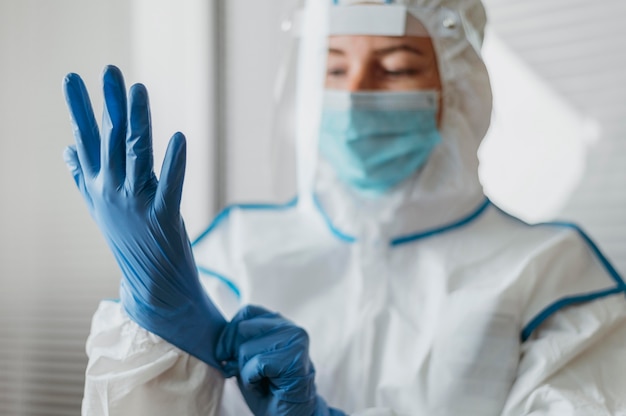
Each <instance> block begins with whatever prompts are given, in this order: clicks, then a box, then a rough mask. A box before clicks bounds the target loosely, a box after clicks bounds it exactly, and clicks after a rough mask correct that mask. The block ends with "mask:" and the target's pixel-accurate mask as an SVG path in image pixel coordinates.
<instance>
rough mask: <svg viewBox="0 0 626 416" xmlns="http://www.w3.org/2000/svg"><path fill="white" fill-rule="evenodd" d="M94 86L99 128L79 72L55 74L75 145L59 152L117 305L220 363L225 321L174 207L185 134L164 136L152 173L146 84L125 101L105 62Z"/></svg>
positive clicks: (181, 174)
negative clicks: (100, 95) (115, 277)
mask: <svg viewBox="0 0 626 416" xmlns="http://www.w3.org/2000/svg"><path fill="white" fill-rule="evenodd" d="M103 89H104V116H103V122H102V130H101V131H99V129H98V125H97V123H96V121H95V118H94V115H93V110H92V107H91V103H90V101H89V96H88V95H87V90H86V88H85V85H84V84H83V82H82V80H81V78H80V77H79V76H78V75H76V74H69V75H67V77H66V78H65V80H64V92H65V98H66V101H67V104H68V107H69V110H70V114H71V119H72V126H73V131H74V137H75V140H76V146H70V147H68V148H67V149H66V150H65V153H64V159H65V162H66V163H67V165H68V167H69V168H70V170H71V172H72V175H73V176H74V181H75V182H76V185H77V186H78V189H79V190H80V192H81V194H82V195H83V197H84V199H85V202H86V203H87V207H88V208H89V211H90V213H91V216H92V217H93V219H94V220H95V221H96V223H97V224H98V227H99V228H100V231H101V232H102V234H103V235H104V237H105V239H106V241H107V243H108V245H109V247H110V249H111V251H112V252H113V255H114V256H115V259H116V260H117V263H118V264H119V266H120V268H121V269H122V273H123V278H122V282H121V286H120V297H121V302H122V305H123V306H124V308H125V310H126V312H127V313H128V315H129V316H130V317H131V318H132V319H133V320H134V321H135V322H137V324H139V325H140V326H142V327H143V328H145V329H147V330H148V331H150V332H152V333H154V334H157V335H159V336H160V337H162V338H163V339H165V340H166V341H168V342H169V343H171V344H173V345H175V346H177V347H178V348H180V349H182V350H183V351H186V352H187V353H189V354H191V355H193V356H195V357H197V358H198V359H200V360H202V361H204V362H206V363H207V364H209V365H211V366H213V367H215V368H218V369H220V368H221V367H220V365H219V364H218V362H216V361H215V358H214V357H215V354H214V353H215V345H216V342H217V339H218V336H219V334H220V333H221V331H222V329H223V328H224V326H225V324H226V321H225V320H224V318H223V317H222V315H221V314H220V313H219V312H218V310H217V309H216V308H215V306H214V305H213V303H212V302H211V300H210V299H209V298H208V296H207V295H206V293H205V291H204V290H203V288H202V286H201V285H200V281H199V279H198V272H197V269H196V265H195V262H194V258H193V255H192V251H191V245H190V242H189V238H188V237H187V232H186V231H185V225H184V223H183V219H182V217H181V215H180V200H181V193H182V188H183V178H184V173H185V161H186V153H185V150H186V142H185V137H184V136H183V135H182V134H181V133H176V134H175V135H174V136H173V137H172V139H171V140H170V143H169V146H168V148H167V152H166V155H165V160H164V162H163V168H162V171H161V176H160V180H157V178H156V176H155V174H154V172H153V156H152V132H151V125H150V108H149V104H148V95H147V91H146V88H145V87H144V86H143V85H140V84H137V85H134V86H133V87H132V88H131V89H130V92H129V99H128V103H127V100H126V88H125V86H124V79H123V77H122V73H121V72H120V70H119V69H117V68H116V67H113V66H109V67H107V68H106V69H105V71H104V74H103Z"/></svg>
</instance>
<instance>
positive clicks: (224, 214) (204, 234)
mask: <svg viewBox="0 0 626 416" xmlns="http://www.w3.org/2000/svg"><path fill="white" fill-rule="evenodd" d="M297 204H298V197H295V198H293V199H292V200H291V201H289V202H287V203H286V204H233V205H229V206H227V207H226V208H224V209H223V210H222V211H220V213H219V214H217V215H216V216H215V218H214V219H213V221H212V222H211V224H210V225H209V226H208V227H207V229H206V230H204V231H203V232H202V233H201V234H200V235H199V236H198V237H197V238H196V239H195V240H194V241H193V242H192V243H191V246H192V247H193V246H195V245H197V244H198V243H200V242H201V241H202V240H203V239H205V238H206V237H207V236H208V235H209V234H211V232H212V231H213V230H215V228H217V226H218V225H219V224H220V223H221V222H222V221H224V220H225V219H226V218H228V216H229V215H230V212H231V211H232V210H233V209H244V210H267V211H271V210H284V209H289V208H293V207H295V206H296V205H297ZM197 269H198V271H199V272H201V273H203V274H206V275H208V276H211V277H215V278H217V279H218V280H220V281H221V282H223V283H224V284H226V286H227V287H228V288H229V289H230V290H231V291H232V292H233V293H234V294H235V295H236V296H237V299H241V291H240V290H239V288H238V287H237V285H236V284H235V283H234V282H233V281H232V280H230V279H228V278H227V277H226V276H224V275H221V274H219V273H217V272H214V271H213V270H210V269H207V268H206V267H202V266H197Z"/></svg>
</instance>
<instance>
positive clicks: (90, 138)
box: [63, 74, 100, 176]
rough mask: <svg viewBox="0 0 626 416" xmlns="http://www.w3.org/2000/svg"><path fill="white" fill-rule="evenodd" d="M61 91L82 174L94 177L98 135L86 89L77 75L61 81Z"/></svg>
mask: <svg viewBox="0 0 626 416" xmlns="http://www.w3.org/2000/svg"><path fill="white" fill-rule="evenodd" d="M63 91H64V93H65V102H66V103H67V106H68V108H69V110H70V116H71V120H72V129H73V130H74V139H75V140H76V149H77V151H78V157H79V159H80V164H81V167H82V169H83V173H85V174H87V175H91V176H95V175H96V174H97V173H98V172H99V171H100V133H99V131H98V124H97V123H96V119H95V117H94V115H93V109H92V107H91V101H90V100H89V94H88V93H87V88H85V84H84V82H83V80H82V79H81V78H80V76H79V75H78V74H68V75H67V76H66V77H65V79H64V80H63Z"/></svg>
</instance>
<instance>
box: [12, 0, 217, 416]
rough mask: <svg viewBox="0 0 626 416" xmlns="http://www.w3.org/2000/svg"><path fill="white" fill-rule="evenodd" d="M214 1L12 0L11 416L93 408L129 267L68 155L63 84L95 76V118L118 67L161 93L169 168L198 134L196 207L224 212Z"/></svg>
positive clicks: (192, 158) (194, 215) (90, 81)
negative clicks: (88, 374)
mask: <svg viewBox="0 0 626 416" xmlns="http://www.w3.org/2000/svg"><path fill="white" fill-rule="evenodd" d="M213 10H214V2H212V1H206V0H185V1H177V2H172V1H167V0H156V1H155V0H149V1H147V0H146V1H142V0H136V1H135V0H133V1H128V0H107V1H82V0H55V1H46V0H3V1H2V2H0V57H1V58H0V59H1V62H2V64H1V65H0V191H1V193H0V195H1V197H0V198H1V202H0V246H1V248H0V414H1V415H7V416H26V415H28V416H36V415H63V416H68V415H77V414H79V413H80V401H81V398H82V387H83V374H84V370H85V365H86V357H85V353H84V344H85V339H86V337H87V334H88V331H89V325H90V318H91V315H92V313H93V311H94V310H95V308H96V306H97V303H98V301H99V300H100V299H103V298H107V297H113V298H114V297H117V286H118V282H119V272H118V268H117V265H116V264H115V262H114V260H113V258H112V256H111V254H110V253H109V251H108V248H107V247H106V245H105V243H104V241H103V239H102V238H101V236H100V233H99V231H98V230H97V228H96V226H95V224H94V223H93V221H92V220H91V218H90V217H89V214H88V212H87V210H86V208H85V206H84V204H83V201H82V199H81V197H80V195H79V193H78V192H77V190H76V189H75V186H74V184H73V181H72V179H71V176H70V174H69V173H68V171H67V169H66V168H65V166H64V163H63V160H62V157H61V155H62V151H63V148H64V147H65V146H66V145H68V144H70V143H71V142H72V140H73V138H72V133H71V128H70V124H69V117H68V113H67V110H66V108H65V103H64V99H63V94H62V89H61V83H62V79H63V77H64V75H65V74H66V73H68V72H77V73H79V74H81V76H83V78H84V79H85V81H86V83H87V86H88V88H89V90H90V93H91V96H92V100H93V102H94V107H95V110H96V116H97V118H99V115H100V114H101V109H102V105H101V100H102V93H101V87H100V74H101V71H102V69H103V67H104V66H105V65H106V64H115V65H117V66H119V67H120V68H121V69H122V71H123V72H124V73H125V75H126V80H127V84H128V86H130V85H131V84H132V83H133V82H139V81H141V82H144V83H145V84H146V85H147V86H148V88H149V90H150V93H151V101H152V104H153V121H154V123H153V124H154V132H155V149H156V153H157V154H156V161H157V162H156V165H157V169H158V168H160V160H161V159H162V156H163V153H164V149H165V146H166V142H167V139H169V137H170V136H171V134H172V133H174V132H175V131H176V130H180V131H183V132H184V133H186V134H187V136H188V140H189V145H188V149H189V162H188V166H189V168H188V173H187V182H186V187H185V201H189V200H192V201H193V204H189V203H187V202H185V203H184V206H183V213H184V215H185V218H186V222H187V226H188V228H189V231H190V234H192V235H193V234H197V233H198V232H199V231H200V230H201V229H202V228H203V227H204V225H205V223H206V222H207V221H208V220H209V218H211V217H212V215H213V211H214V209H213V206H214V204H215V201H214V200H213V194H214V189H213V184H214V181H215V174H214V171H213V169H212V167H211V166H212V164H211V163H210V161H211V160H212V159H213V158H214V155H213V147H214V134H213V130H212V129H213V125H214V120H213V118H212V114H214V109H213V106H214V101H213V96H214V94H213V93H214V92H213V85H215V84H216V82H215V81H214V79H213V77H214V74H213V71H212V66H213V64H214V62H213V61H214V59H213V55H214V53H215V49H214V44H215V42H214V39H215V36H214V32H213V28H214V25H213V24H212V22H213V21H214V20H215V16H214V15H213Z"/></svg>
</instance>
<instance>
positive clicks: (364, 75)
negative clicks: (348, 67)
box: [346, 65, 376, 92]
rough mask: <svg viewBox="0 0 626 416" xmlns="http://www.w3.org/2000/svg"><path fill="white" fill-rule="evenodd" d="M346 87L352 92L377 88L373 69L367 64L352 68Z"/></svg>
mask: <svg viewBox="0 0 626 416" xmlns="http://www.w3.org/2000/svg"><path fill="white" fill-rule="evenodd" d="M346 89H347V90H348V91H352V92H355V91H367V90H374V89H376V86H375V85H374V77H373V76H372V74H371V71H369V70H368V67H367V65H359V66H356V67H354V68H352V71H350V72H349V73H348V79H347V82H346Z"/></svg>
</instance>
